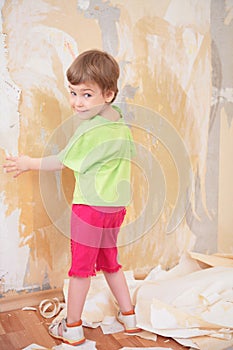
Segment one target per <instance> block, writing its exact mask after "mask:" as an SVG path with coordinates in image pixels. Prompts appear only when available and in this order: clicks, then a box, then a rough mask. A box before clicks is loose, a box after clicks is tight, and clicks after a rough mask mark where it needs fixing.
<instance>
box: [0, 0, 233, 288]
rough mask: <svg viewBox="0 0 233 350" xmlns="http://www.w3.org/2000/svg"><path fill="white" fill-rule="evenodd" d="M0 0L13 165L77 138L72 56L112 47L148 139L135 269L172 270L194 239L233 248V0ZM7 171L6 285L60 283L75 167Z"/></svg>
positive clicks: (133, 214)
mask: <svg viewBox="0 0 233 350" xmlns="http://www.w3.org/2000/svg"><path fill="white" fill-rule="evenodd" d="M0 6H1V13H2V16H1V21H0V26H1V32H2V33H1V42H0V55H1V63H2V64H1V67H0V69H1V76H2V77H3V79H2V80H1V83H0V84H1V85H0V89H1V93H0V157H1V163H3V162H4V159H5V157H6V155H8V154H13V155H14V154H29V155H31V156H35V157H40V156H42V155H44V154H50V153H56V152H57V151H58V150H59V149H61V148H62V147H63V146H64V145H65V143H66V141H67V138H68V137H69V134H70V133H71V132H72V130H73V128H74V125H73V123H74V120H73V118H72V117H71V116H72V111H71V109H70V107H69V105H68V99H67V97H68V93H67V89H66V80H65V71H66V69H67V67H68V66H69V65H70V63H71V62H72V60H73V56H74V55H77V54H79V53H81V52H83V51H84V50H87V49H90V48H100V49H104V50H107V51H109V52H110V53H111V54H113V55H114V56H115V57H116V59H117V61H118V62H119V64H120V67H121V77H120V81H119V90H120V93H119V96H118V99H117V103H118V104H119V105H120V106H121V108H122V109H123V111H124V113H125V117H126V120H127V121H128V123H129V124H130V125H131V128H132V132H133V134H134V138H135V141H136V144H137V157H136V159H135V160H134V165H133V174H132V188H133V201H132V203H131V205H130V207H129V208H128V214H127V218H126V220H125V224H124V227H123V229H122V232H121V234H120V237H119V245H120V248H119V249H120V260H121V262H122V264H123V265H124V267H125V269H134V271H135V272H136V273H145V272H148V271H149V270H150V269H151V268H152V267H153V266H155V265H157V264H158V263H159V264H161V265H163V266H164V267H165V268H170V267H171V266H173V265H174V264H176V263H177V261H178V260H179V257H180V255H181V254H182V253H183V252H184V251H187V250H189V249H195V250H197V251H201V252H209V253H213V252H216V251H221V252H225V253H232V250H233V248H232V247H233V239H232V235H231V226H232V225H231V223H232V219H231V217H232V215H231V204H232V203H231V201H232V200H231V198H232V196H230V194H231V193H232V192H233V186H232V184H231V182H230V181H229V180H230V179H231V174H232V172H233V169H232V165H231V162H230V161H229V158H230V156H231V154H232V146H233V145H232V138H231V135H232V119H231V114H232V113H231V112H232V100H233V98H232V79H230V73H231V74H232V62H231V61H232V60H231V59H230V55H229V52H228V51H227V50H228V49H227V48H228V47H229V45H228V43H229V41H230V40H231V42H232V36H231V33H232V11H233V10H232V5H231V3H230V1H221V0H212V1H210V0H206V1H202V0H186V1H185V2H184V1H181V0H164V1H162V2H161V1H159V0H147V1H146V2H145V1H142V0H134V1H133V0H126V1H123V0H111V1H104V0H79V1H75V0H70V1H69V2H67V1H64V0H59V1H58V0H56V1H55V0H43V1H42V0H38V1H37V2H34V1H32V0H14V1H13V0H12V1H11V0H5V1H4V0H2V1H0ZM220 14H221V16H222V17H221V18H220ZM227 53H228V55H227ZM0 176H1V181H0V206H1V211H0V220H1V221H0V222H1V225H0V277H2V276H4V277H2V281H3V278H4V283H5V284H4V287H3V284H2V290H0V293H1V292H5V293H9V291H10V290H12V291H13V292H15V291H22V290H24V289H27V290H30V291H36V290H41V289H49V288H53V287H61V286H62V284H63V280H64V278H65V277H66V276H67V269H68V267H69V261H70V255H69V239H68V235H69V206H70V202H71V196H72V188H73V176H72V174H71V173H70V171H69V170H65V171H64V172H63V173H62V174H60V173H55V174H46V176H45V174H43V173H34V172H32V173H26V174H24V175H22V176H21V177H19V178H18V179H12V176H11V175H9V174H5V173H4V172H3V171H1V173H0Z"/></svg>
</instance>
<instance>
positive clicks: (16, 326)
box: [0, 310, 187, 350]
mask: <svg viewBox="0 0 233 350" xmlns="http://www.w3.org/2000/svg"><path fill="white" fill-rule="evenodd" d="M50 323H51V319H49V320H48V319H44V318H42V316H41V315H40V313H39V312H38V311H22V310H14V311H8V312H1V313H0V349H1V350H17V349H20V350H21V349H23V348H24V347H27V346H28V345H30V344H33V343H35V344H38V345H41V346H44V347H47V348H50V349H51V348H52V347H53V346H55V345H56V344H57V345H58V344H60V343H61V342H60V341H58V340H54V339H53V338H52V337H50V336H49V334H48V331H47V328H48V325H49V324H50ZM84 332H85V336H86V338H87V339H90V340H93V341H95V342H96V348H97V349H98V350H118V349H121V348H122V347H145V348H148V347H167V348H171V349H173V350H184V349H187V348H185V347H183V346H181V345H179V344H177V343H176V342H175V341H174V340H172V339H166V338H162V337H158V339H157V341H156V342H154V341H150V340H144V339H141V338H139V337H137V336H128V335H126V334H125V333H124V332H120V333H115V334H111V335H104V334H103V333H102V330H101V329H100V327H98V328H96V329H91V328H84ZM77 349H78V347H77Z"/></svg>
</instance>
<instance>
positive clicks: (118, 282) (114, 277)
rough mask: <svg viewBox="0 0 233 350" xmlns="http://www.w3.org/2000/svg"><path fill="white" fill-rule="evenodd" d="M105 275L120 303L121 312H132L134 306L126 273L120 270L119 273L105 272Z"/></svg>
mask: <svg viewBox="0 0 233 350" xmlns="http://www.w3.org/2000/svg"><path fill="white" fill-rule="evenodd" d="M103 273H104V276H105V278H106V281H107V282H108V285H109V287H110V289H111V291H112V293H113V295H114V297H115V298H116V300H117V302H118V305H119V307H120V310H121V312H127V311H130V310H132V309H133V305H132V301H131V297H130V293H129V288H128V285H127V282H126V279H125V275H124V272H123V271H122V270H121V269H120V270H118V271H117V272H111V273H108V272H106V271H103Z"/></svg>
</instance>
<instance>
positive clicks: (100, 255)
mask: <svg viewBox="0 0 233 350" xmlns="http://www.w3.org/2000/svg"><path fill="white" fill-rule="evenodd" d="M118 78H119V66H118V64H117V62H116V61H115V59H114V58H113V57H112V56H111V55H109V54H107V53H106V52H102V51H99V50H89V51H86V52H84V53H82V54H80V55H79V56H78V57H77V58H76V59H75V60H74V62H73V63H72V64H71V66H70V67H69V69H68V70H67V79H68V82H69V90H70V104H71V106H72V108H73V110H74V111H75V113H76V117H77V118H78V119H79V120H80V121H81V123H80V124H79V127H78V128H77V130H76V132H75V133H74V135H73V136H72V138H71V140H70V142H69V143H68V145H67V146H66V147H65V149H64V150H62V151H61V152H60V153H59V154H58V155H57V156H49V157H44V158H31V157H29V156H20V157H7V161H8V162H7V163H6V164H5V165H4V167H5V168H6V171H7V172H15V175H14V177H16V176H18V175H20V174H21V173H23V172H25V171H28V170H47V171H55V170H60V169H62V168H63V167H69V168H71V169H72V170H73V171H74V175H75V180H76V182H75V189H74V194H73V203H72V214H71V254H72V262H71V268H70V270H69V276H70V281H69V290H68V301H67V318H66V319H64V320H62V321H61V322H60V323H59V324H55V325H53V324H52V325H51V326H50V328H49V333H50V334H51V335H52V336H53V337H55V338H59V339H61V340H62V341H63V342H65V343H68V344H71V345H79V344H81V343H83V342H84V341H85V337H84V333H83V328H82V321H81V316H82V311H83V307H84V304H85V300H86V296H87V293H88V290H89V287H90V281H91V276H94V275H95V274H96V271H100V270H102V272H103V274H104V276H105V278H106V281H107V283H108V285H109V287H110V289H111V291H112V293H113V295H114V297H115V299H116V301H117V303H118V305H119V308H120V311H119V313H118V319H119V321H120V322H121V323H123V325H124V328H125V330H126V331H127V332H132V333H133V332H138V331H140V329H139V328H138V327H137V325H136V318H135V313H134V308H133V305H132V301H131V298H130V293H129V289H128V286H127V282H126V279H125V276H124V273H123V271H122V269H121V265H120V264H119V262H118V259H117V256H118V252H117V236H118V232H119V229H120V226H121V224H122V222H123V220H124V216H125V213H126V209H125V206H126V205H128V204H129V202H130V159H131V156H132V153H133V149H134V148H133V147H134V146H133V141H132V137H131V133H130V130H129V128H128V126H127V125H126V124H125V122H124V120H123V117H122V115H121V111H120V110H119V108H117V107H116V106H114V105H111V103H112V102H113V101H114V99H115V98H116V95H117V92H118V88H117V80H118Z"/></svg>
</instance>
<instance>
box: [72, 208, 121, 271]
mask: <svg viewBox="0 0 233 350" xmlns="http://www.w3.org/2000/svg"><path fill="white" fill-rule="evenodd" d="M125 214H126V209H125V207H100V206H89V205H83V204H73V205H72V215H71V255H72V263H71V268H70V270H69V276H80V277H88V276H95V275H96V271H100V270H103V271H106V272H116V271H118V270H119V269H120V268H121V265H120V264H119V263H118V259H117V258H118V250H117V236H118V233H119V230H120V226H121V224H122V222H123V220H124V217H125Z"/></svg>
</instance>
